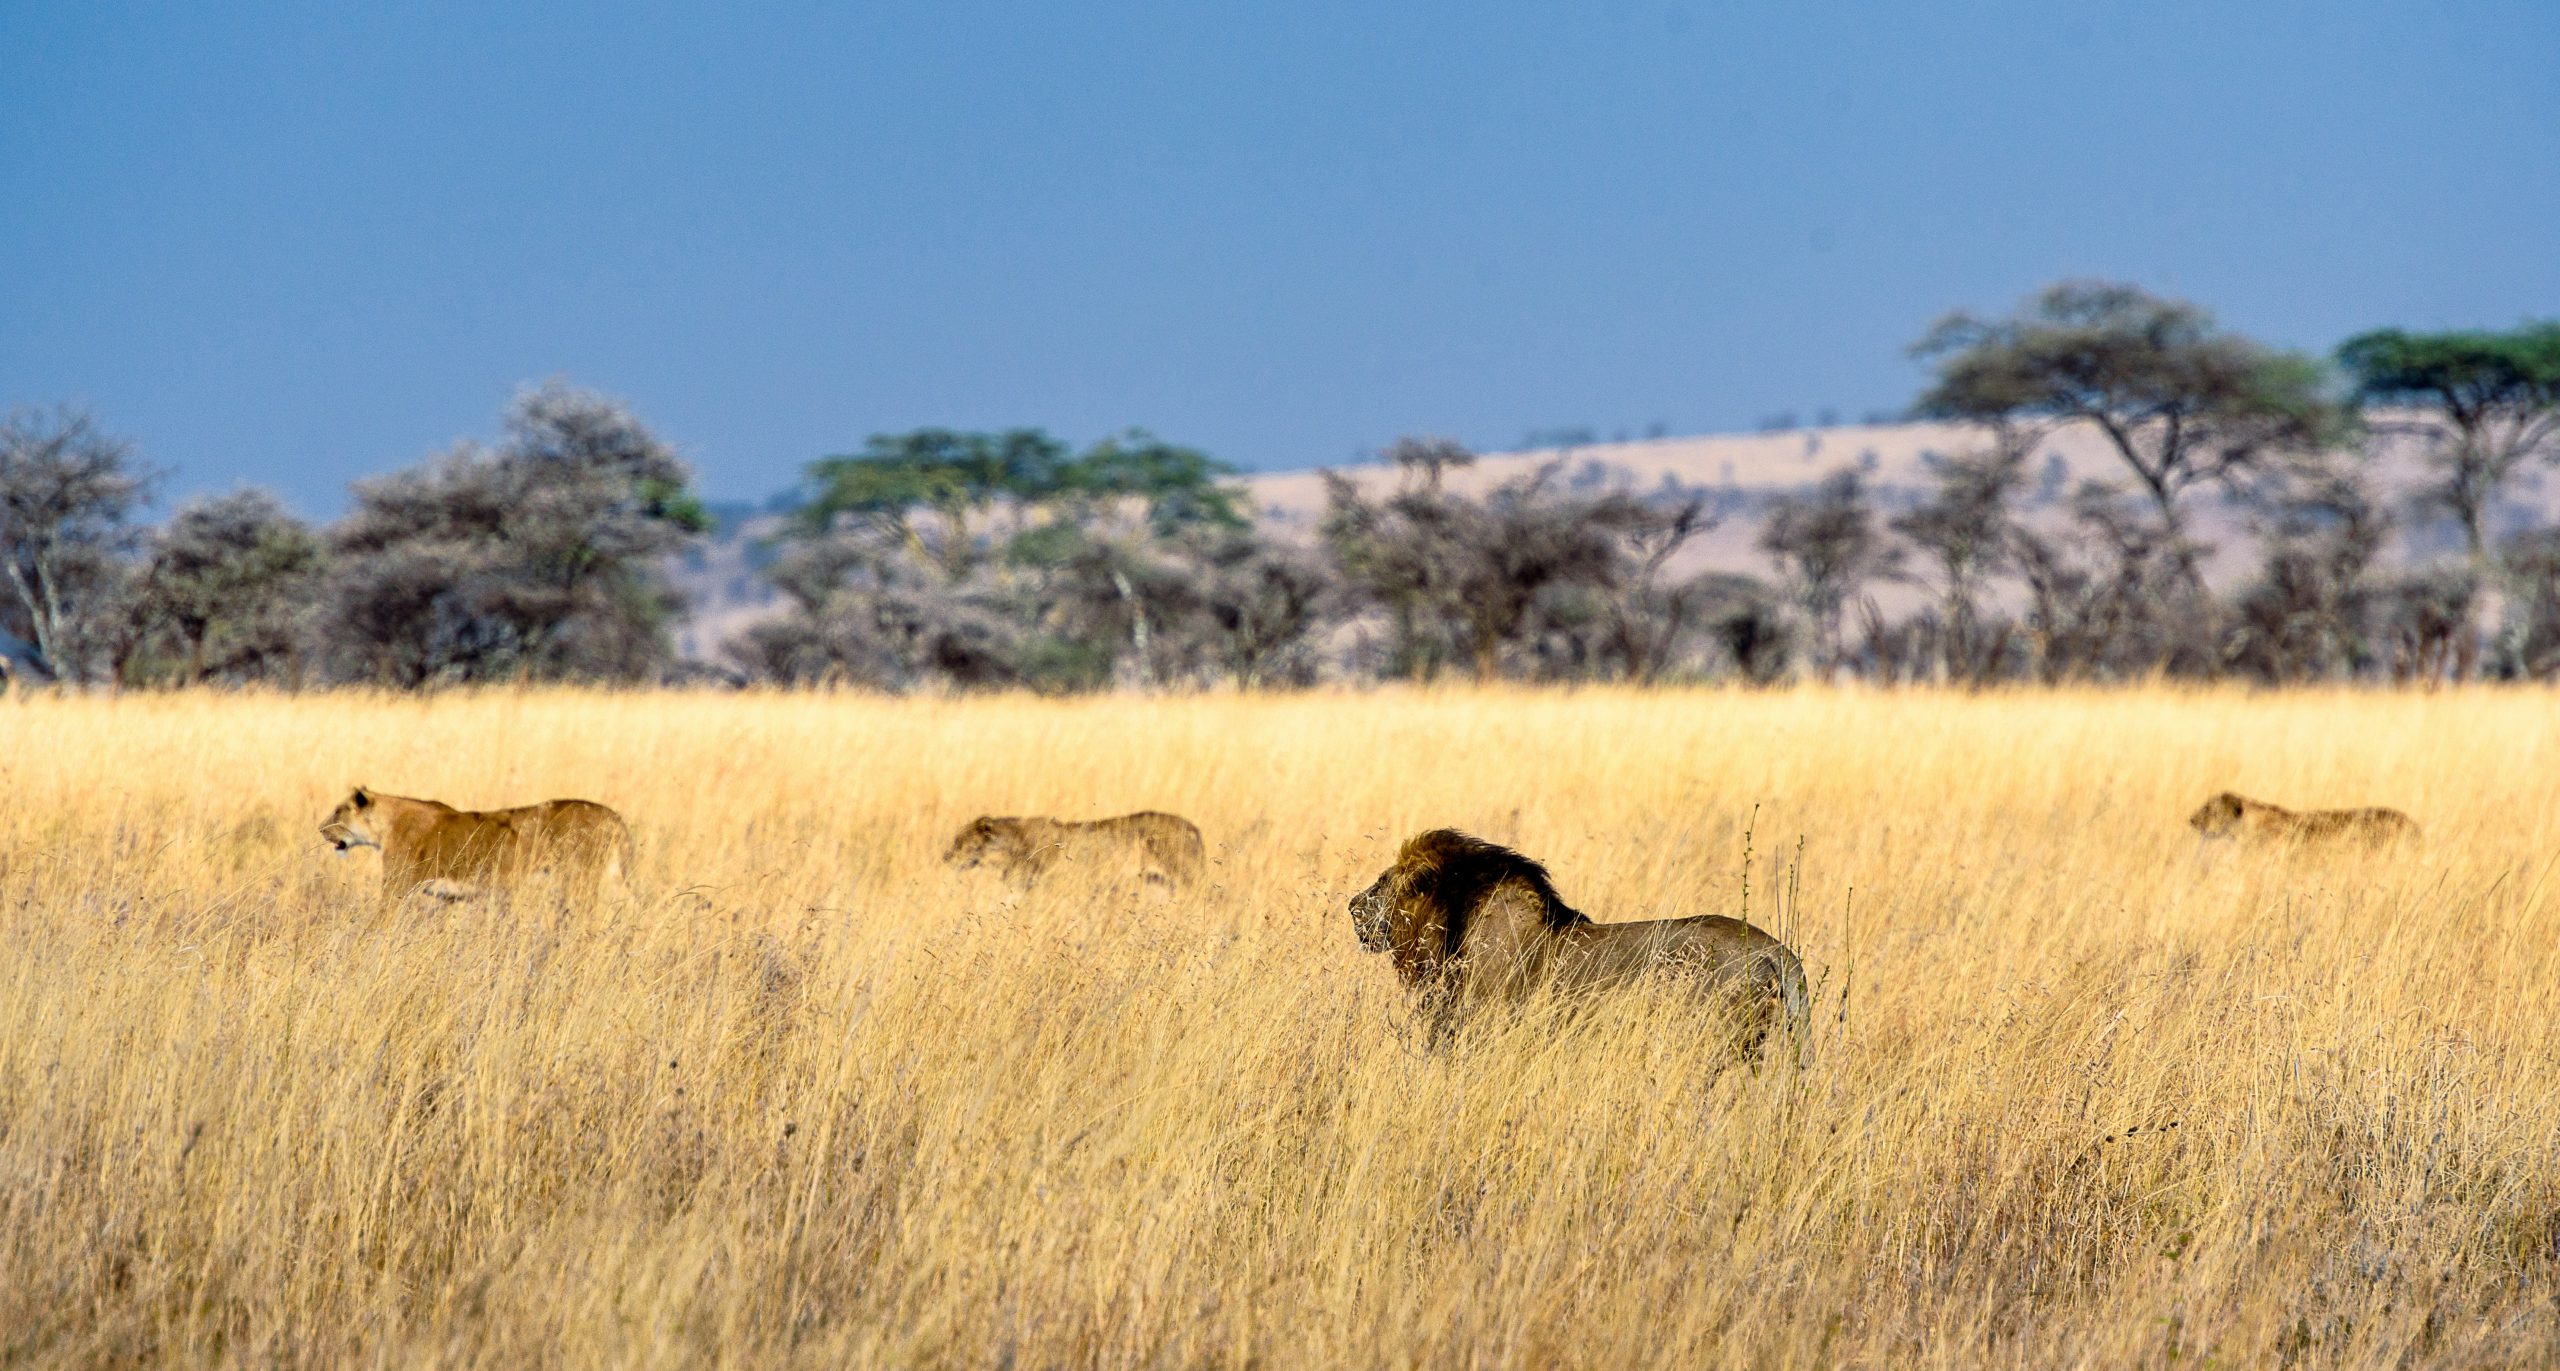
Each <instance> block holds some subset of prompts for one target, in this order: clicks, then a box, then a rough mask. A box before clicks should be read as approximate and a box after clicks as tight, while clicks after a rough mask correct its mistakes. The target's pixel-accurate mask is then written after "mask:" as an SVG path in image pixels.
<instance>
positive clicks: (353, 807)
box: [320, 786, 382, 852]
mask: <svg viewBox="0 0 2560 1371" xmlns="http://www.w3.org/2000/svg"><path fill="white" fill-rule="evenodd" d="M320 836H321V838H322V839H323V840H325V841H326V842H327V843H328V844H329V846H331V847H334V848H336V849H337V850H338V851H340V852H345V851H347V850H349V849H350V848H358V847H380V846H382V839H381V838H379V837H377V836H375V834H374V831H373V792H371V791H369V790H366V789H365V788H364V787H363V786H357V787H356V789H355V793H354V794H352V795H349V796H348V797H347V798H345V799H343V800H340V801H338V807H337V808H336V809H333V810H330V811H329V817H328V819H327V820H326V821H324V822H323V823H322V824H321V825H320Z"/></svg>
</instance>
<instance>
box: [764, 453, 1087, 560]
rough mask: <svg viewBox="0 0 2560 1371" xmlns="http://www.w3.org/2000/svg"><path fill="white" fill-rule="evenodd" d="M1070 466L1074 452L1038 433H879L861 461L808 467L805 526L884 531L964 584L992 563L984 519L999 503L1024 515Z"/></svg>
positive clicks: (848, 458)
mask: <svg viewBox="0 0 2560 1371" xmlns="http://www.w3.org/2000/svg"><path fill="white" fill-rule="evenodd" d="M1067 465H1068V448H1067V445H1066V444H1064V443H1062V442H1059V441H1058V440H1057V439H1055V438H1052V437H1050V436H1049V435H1048V434H1047V433H1044V432H1042V431H1041V430H1039V429H1036V428H1017V429H1006V430H1004V431H1002V432H997V433H964V432H961V431H958V430H955V429H946V428H920V429H916V430H913V431H912V432H908V433H895V434H892V433H882V434H874V435H872V437H870V438H869V439H867V440H865V442H864V443H863V446H862V451H860V452H858V453H852V454H848V455H844V456H836V457H822V458H820V459H818V460H817V461H816V462H814V463H811V464H810V466H809V471H808V483H809V487H810V494H809V498H808V500H807V501H806V502H805V503H804V504H802V506H801V507H800V515H799V517H800V521H801V523H802V525H803V527H804V529H805V530H807V531H808V532H810V533H815V534H824V533H826V532H829V531H831V530H834V529H837V528H839V527H842V526H844V525H846V524H848V523H852V524H869V525H874V526H877V527H879V528H881V529H883V530H884V531H886V532H888V533H890V534H891V535H893V536H894V537H896V538H897V540H898V541H899V542H901V543H903V544H904V545H905V546H906V547H907V548H908V550H909V551H910V552H912V553H913V554H914V555H915V557H916V559H917V560H918V561H919V562H924V563H928V564H931V565H934V566H937V567H939V568H940V570H941V572H942V574H943V575H944V576H945V577H946V578H948V579H950V580H953V581H958V580H960V579H962V578H963V577H965V576H967V575H968V574H969V572H970V570H971V569H972V568H973V567H974V566H975V565H976V563H977V562H978V560H979V559H980V558H981V557H983V556H984V555H985V554H986V549H984V548H982V547H981V546H980V536H979V535H980V529H979V527H978V522H979V520H980V519H981V517H982V516H984V515H985V514H986V513H987V511H989V510H990V509H993V508H995V507H997V506H998V505H1001V504H1008V503H1009V504H1011V505H1013V506H1015V507H1017V508H1019V507H1022V506H1027V505H1031V504H1036V503H1038V502H1040V501H1042V500H1045V499H1047V498H1049V497H1050V496H1052V495H1055V494H1057V493H1058V492H1059V491H1060V490H1061V489H1062V487H1063V485H1064V483H1065V482H1066V480H1067V472H1066V467H1067ZM919 513H930V514H931V515H933V516H934V518H933V523H932V524H931V525H930V526H929V527H928V526H927V525H924V524H920V523H919V522H918V521H917V518H916V515H917V514H919Z"/></svg>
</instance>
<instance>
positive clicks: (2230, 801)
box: [2187, 790, 2241, 838]
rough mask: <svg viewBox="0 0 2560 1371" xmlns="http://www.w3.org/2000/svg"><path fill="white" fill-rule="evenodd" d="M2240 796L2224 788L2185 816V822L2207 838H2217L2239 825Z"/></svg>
mask: <svg viewBox="0 0 2560 1371" xmlns="http://www.w3.org/2000/svg"><path fill="white" fill-rule="evenodd" d="M2240 813H2241V801H2240V797H2239V796H2237V795H2234V794H2232V793H2231V792H2230V791H2228V790H2226V791H2224V792H2222V793H2221V794H2219V795H2216V796H2214V797H2213V798H2212V799H2210V800H2207V801H2205V802H2204V807H2203V808H2201V809H2198V810H2197V811H2196V812H2195V813H2193V814H2190V815H2188V816H2187V824H2188V826H2189V827H2192V828H2193V829H2195V831H2196V832H2198V833H2201V834H2203V835H2204V836H2206V837H2208V838H2219V837H2222V836H2223V835H2225V834H2227V833H2229V832H2230V831H2231V830H2232V829H2234V828H2237V827H2239V826H2240Z"/></svg>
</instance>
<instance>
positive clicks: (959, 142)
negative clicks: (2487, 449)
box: [0, 0, 2560, 514]
mask: <svg viewBox="0 0 2560 1371" xmlns="http://www.w3.org/2000/svg"><path fill="white" fill-rule="evenodd" d="M254 8H255V13H249V12H247V11H249V10H250V9H251V7H248V6H208V5H177V4H170V5H136V4H115V3H98V4H86V3H81V4H74V3H54V4H45V3H34V2H33V0H28V2H25V3H16V4H8V5H5V6H0V405H8V404H23V403H54V402H65V401H69V402H79V403H85V404H88V405H90V406H91V407H93V408H94V409H95V410H96V411H97V412H98V414H99V416H100V417H101V419H102V420H103V421H104V422H105V423H106V425H107V426H108V427H110V428H111V429H113V430H114V431H117V432H120V433H123V434H125V435H128V436H130V437H132V438H133V439H135V440H136V441H137V443H138V444H139V445H140V446H141V448H142V450H143V452H144V453H145V455H146V456H147V457H148V458H149V459H150V460H152V461H154V462H156V463H158V464H159V465H161V466H163V467H166V468H169V469H171V470H172V471H173V472H174V475H175V479H174V480H173V482H172V492H173V493H184V492H187V491H195V490H206V489H221V488H226V487H229V486H232V485H235V484H239V483H243V482H246V483H253V484H262V485H269V486H273V487H276V488H278V489H280V490H282V491H283V492H285V493H286V494H287V496H288V497H290V498H291V499H292V500H293V501H294V502H295V503H296V504H297V505H299V506H300V507H302V508H303V509H305V510H306V511H309V512H311V513H314V514H328V513H332V512H334V511H335V510H337V509H339V508H340V507H342V505H343V502H344V490H345V486H346V483H347V482H348V481H349V480H351V479H353V478H355V477H358V476H361V475H364V474H367V473H370V472H376V471H381V470H385V469H388V468H391V467H394V466H398V465H402V464H406V463H408V462H412V461H415V460H417V459H419V458H421V457H423V456H425V455H427V454H429V453H431V452H433V451H435V450H437V449H439V448H441V447H443V446H445V445H447V444H449V443H451V442H452V441H454V440H455V439H457V438H460V437H464V436H468V435H473V434H486V433H489V432H491V431H492V430H494V429H495V427H496V422H497V415H498V412H499V410H500V409H501V408H502V407H503V406H504V405H505V404H506V402H507V400H508V398H509V397H510V395H511V394H512V393H513V392H514V390H515V388H516V387H517V386H518V385H519V384H521V383H524V382H528V381H537V380H540V379H542V378H544V377H548V376H554V375H558V376H564V377H566V378H568V379H570V380H572V381H574V382H577V383H579V384H583V385H589V386H593V387H596V388H598V389H602V390H605V391H608V392H610V393H612V394H615V395H618V396H620V397H622V398H624V399H626V400H628V401H629V402H630V403H631V404H632V405H633V406H634V407H635V408H636V409H637V410H638V411H639V412H640V413H641V414H642V415H643V416H644V417H645V418H646V419H648V420H649V421H650V422H651V423H653V424H654V425H656V426H657V427H658V428H659V429H660V430H661V431H662V432H663V433H665V434H666V435H668V436H669V437H670V438H671V439H672V440H673V441H674V442H675V443H676V444H677V445H678V446H679V448H680V449H681V450H682V451H683V452H684V453H685V454H686V455H687V457H688V458H689V459H691V460H692V461H693V462H694V464H695V466H696V468H697V470H698V471H699V472H700V474H701V477H702V482H703V485H704V487H705V488H706V489H707V490H708V491H709V492H710V493H712V494H714V495H716V496H722V497H752V496H759V495H763V494H765V493H768V492H771V491H773V490H776V489H778V488H781V487H783V486H785V485H787V484H789V483H790V482H791V481H792V479H793V478H794V476H795V475H796V473H797V472H798V470H799V468H800V467H801V465H802V464H804V463H806V462H807V461H809V460H810V459H812V458H815V457H817V456H820V455H822V454H825V453H829V452H837V451H843V450H846V449H849V448H852V447H854V446H856V445H858V444H859V442H860V441H861V439H862V438H863V436H864V435H866V434H869V433H873V432H878V431H883V430H894V429H903V428H908V427H913V426H917V425H923V424H943V425H952V426H961V427H993V426H1001V425H1013V424H1036V425H1043V426H1046V427H1048V428H1050V429H1052V430H1054V431H1056V432H1058V433H1060V434H1062V435H1065V436H1068V437H1071V438H1076V439H1087V438H1092V437H1096V436H1099V435H1101V434H1103V433H1105V432H1108V431H1111V430H1115V429H1118V428H1121V427H1124V426H1128V425H1144V426H1146V427H1149V428H1152V429H1154V430H1155V431H1156V432H1158V433H1160V434H1162V435H1164V436H1166V437H1169V438H1172V439H1175V440H1178V441H1184V442H1189V443H1193V444H1197V445H1200V446H1203V447H1206V448H1208V449H1210V450H1211V451H1213V452H1215V453H1218V454H1219V455H1221V456H1224V457H1226V458H1228V459H1230V460H1232V461H1235V462H1238V463H1240V464H1242V465H1245V466H1249V467H1292V466H1310V465H1319V464H1327V463H1338V462H1342V461H1345V460H1349V459H1352V458H1354V457H1355V456H1357V455H1358V454H1359V453H1361V452H1363V451H1364V450H1368V449H1372V448H1375V447H1377V446H1379V445H1381V444H1383V443H1385V442H1386V441H1387V440H1389V439H1392V438H1393V437H1395V436H1396V435H1398V434H1400V433H1408V432H1432V433H1445V434H1450V435H1453V436H1456V437H1459V438H1461V439H1464V440H1466V441H1469V442H1471V443H1475V444H1478V445H1483V446H1502V445H1507V444H1510V443H1512V442H1514V441H1516V440H1517V439H1518V438H1519V437H1520V435H1521V434H1522V433H1523V432H1524V431H1526V430H1529V429H1533V428H1552V427H1558V426H1567V425H1587V426H1590V427H1593V428H1595V429H1598V430H1600V431H1601V432H1602V433H1604V434H1605V433H1608V432H1610V431H1613V430H1616V429H1620V428H1624V429H1629V430H1641V429H1643V428H1645V427H1646V426H1648V425H1651V424H1654V423H1661V424H1664V425H1667V426H1668V427H1669V428H1670V429H1671V430H1673V431H1675V432H1699V431H1710V430H1718V429H1730V428H1743V427H1749V426H1751V425H1753V424H1755V423H1756V422H1758V421H1759V420H1761V419H1762V418H1763V417H1765V416H1770V415H1775V414H1778V413H1782V412H1793V413H1795V414H1797V415H1800V416H1804V417H1806V418H1811V417H1812V416H1814V415H1815V414H1817V413H1819V412H1820V411H1822V410H1824V409H1831V410H1834V411H1836V412H1838V413H1839V414H1840V415H1841V416H1843V417H1855V416H1858V415H1861V414H1863V413H1866V412H1868V411H1870V410H1875V409H1881V408H1889V407H1895V406H1899V405H1901V404H1902V403H1904V402H1905V401H1907V400H1908V398H1909V396H1910V395H1911V393H1912V391H1913V389H1914V386H1915V384H1916V381H1917V373H1916V371H1915V370H1914V368H1913V367H1912V365H1911V364H1910V362H1908V361H1907V360H1906V359H1905V357H1904V355H1903V348H1904V346H1905V345H1906V344H1908V343H1909V341H1910V340H1911V339H1912V338H1914V337H1915V336H1917V335H1918V334H1919V333H1920V332H1921V330H1922V329H1923V328H1924V327H1926V325H1927V324H1928V322H1929V321H1930V319H1932V318H1933V317H1934V316H1936V315H1937V314H1939V313H1940V312H1942V311H1944V310H1946V309H1949V308H1952V307H1956V306H1972V307H1977V308H1998V307H2002V306H2005V305H2007V304H2009V303H2011V302H2013V301H2015V300H2016V299H2017V298H2018V297H2020V296H2022V295H2023V294H2025V293H2026V292H2028V291H2030V290H2031V289H2033V288H2034V287H2036V286H2037V285H2038V284H2040V283H2042V282H2045V281H2047V280H2050V279H2053V278H2057V277H2063V276H2085V275H2104V276H2112V277H2119V278H2125V279H2131V280H2135V281H2139V282H2141V283H2144V284H2147V285H2150V286H2152V287H2154V288H2157V289H2162V290H2167V291H2170V292H2174V293H2179V294H2184V295H2187V296H2190V297H2192V298H2194V299H2197V300H2199V301H2201V302H2203V303H2205V304H2207V305H2208V306H2210V307H2212V308H2213V309H2215V310H2216V311H2217V312H2219V313H2220V314H2221V315H2222V317H2223V318H2224V319H2225V320H2227V321H2228V322H2230V323H2232V324H2234V325H2236V326H2238V327H2241V328H2244V329H2247V330H2249V331H2251V332H2254V333H2257V334H2259V335H2261V336H2264V337H2266V338H2269V339H2271V340H2273V341H2277V342H2280V343H2284V344H2288V345H2292V346H2300V347H2308V348H2318V349H2325V348H2327V347H2328V346H2330V345H2331V344H2333V343H2334V342H2336V341H2337V339H2338V338H2339V337H2341V336H2343V335H2344V334H2346V333H2349V332H2352V331H2354V330H2356V329H2359V328H2364V327H2369V326H2372V325H2376V324H2381V323H2404V324H2409V325H2413V326H2440V325H2455V324H2475V323H2485V324H2504V323H2510V322H2513V321H2515V320H2517V319H2520V318H2523V317H2526V316H2545V315H2552V314H2560V4H2553V3H2550V0H2478V2H2477V3H2467V4H2464V5H2461V6H2444V7H2436V8H2435V9H2434V10H2433V11H2429V10H2427V9H2425V8H2424V7H2411V6H2408V5H2405V4H2392V5H2384V4H2381V3H2372V2H2370V0H2329V2H2328V3H2318V4H2311V3H2303V4H2293V3H2263V4H2247V5H2234V4H2230V3H2227V2H2225V3H2179V2H2178V0H2170V2H2168V3H2160V2H2157V0H2154V2H2151V3H2141V4H2105V3H2100V4H2051V3H2008V2H2007V0H1995V2H1994V3H1977V4H1965V5H1948V4H1943V3H1911V4H1878V3H1867V4H1855V3H1833V4H1822V3H1768V4H1743V5H1723V6H1701V5H1688V4H1674V3H1648V4H1641V5H1629V4H1609V3H1584V4H1578V5H1555V4H1538V5H1532V4H1519V3H1507V2H1505V0H1477V2H1476V3H1470V4H1407V5H1383V6H1382V5H1376V4H1359V5H1350V4H1330V3H1296V4H1288V5H1259V6H1252V7H1245V6H1233V5H1223V4H1204V3H1190V4H1162V5H1148V4H1114V3H1100V4H1090V3H1089V4H1076V5H1055V4H1044V5H1005V4H971V3H945V4H932V5H913V6H897V7H891V6H855V5H829V6H796V5H784V4H746V3H741V4H729V5H716V6H715V5H700V6H671V5H651V4H609V5H608V4H594V5H536V4H522V3H511V4H490V5H480V4H471V3H439V4H433V5H416V6H408V5H392V4H378V5H377V4H366V5H341V4H329V5H317V4H315V5H296V4H271V5H259V6H256V7H254Z"/></svg>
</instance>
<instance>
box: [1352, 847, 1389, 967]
mask: <svg viewBox="0 0 2560 1371" xmlns="http://www.w3.org/2000/svg"><path fill="white" fill-rule="evenodd" d="M1399 894H1400V892H1399V891H1398V890H1397V889H1396V868H1394V867H1392V866H1391V867H1388V868H1387V869H1386V870H1384V871H1381V872H1379V873H1378V879H1376V880H1375V881H1372V882H1370V883H1369V888H1368V889H1366V890H1363V891H1361V892H1360V893H1359V894H1357V895H1354V896H1352V897H1351V905H1350V908H1351V927H1352V929H1353V931H1355V932H1357V933H1358V934H1359V935H1360V947H1361V950H1362V951H1365V952H1384V951H1386V950H1388V949H1389V948H1391V947H1393V946H1394V945H1395V943H1394V941H1393V940H1392V939H1390V938H1389V937H1388V936H1387V920H1388V919H1389V917H1390V916H1392V915H1393V914H1394V913H1395V911H1396V901H1397V899H1398V897H1399Z"/></svg>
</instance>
